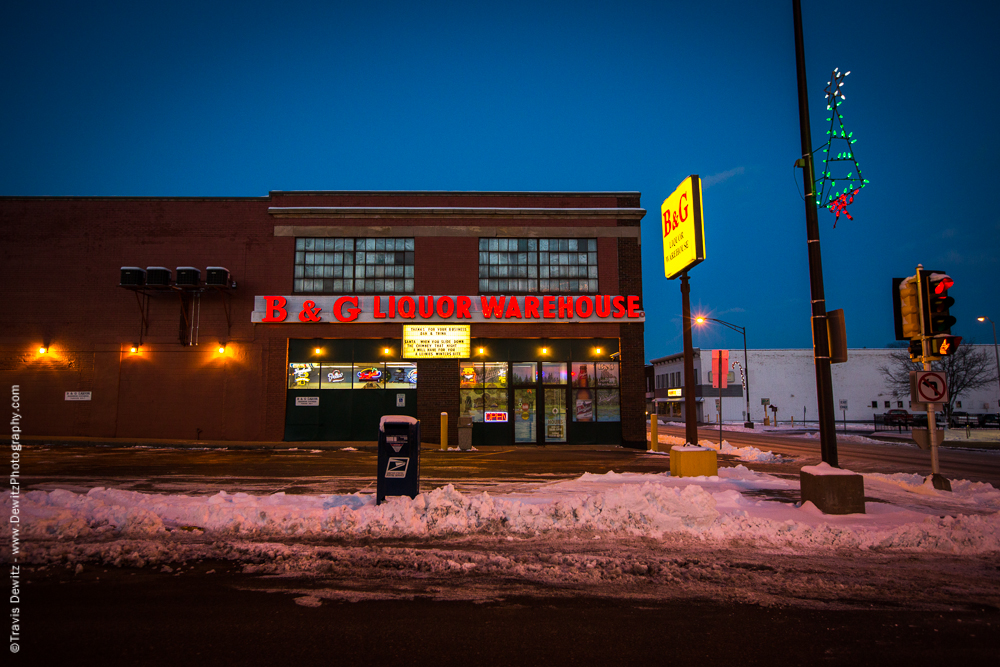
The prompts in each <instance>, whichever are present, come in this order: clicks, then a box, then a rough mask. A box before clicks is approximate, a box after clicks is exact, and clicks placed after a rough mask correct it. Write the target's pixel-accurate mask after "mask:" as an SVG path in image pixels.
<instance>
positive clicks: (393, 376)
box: [385, 361, 417, 389]
mask: <svg viewBox="0 0 1000 667" xmlns="http://www.w3.org/2000/svg"><path fill="white" fill-rule="evenodd" d="M385 375H386V379H385V388H386V389H416V388H417V365H416V364H415V363H413V362H409V361H404V362H399V361H393V362H389V363H387V364H386V365H385Z"/></svg>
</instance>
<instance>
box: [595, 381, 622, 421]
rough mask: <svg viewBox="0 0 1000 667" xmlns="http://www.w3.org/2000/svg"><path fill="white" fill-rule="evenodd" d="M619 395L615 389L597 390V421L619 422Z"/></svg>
mask: <svg viewBox="0 0 1000 667" xmlns="http://www.w3.org/2000/svg"><path fill="white" fill-rule="evenodd" d="M621 414H622V412H621V397H620V395H619V394H618V390H617V389H598V390H597V421H599V422H620V421H621V420H622V416H621Z"/></svg>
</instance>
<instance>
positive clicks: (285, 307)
mask: <svg viewBox="0 0 1000 667" xmlns="http://www.w3.org/2000/svg"><path fill="white" fill-rule="evenodd" d="M258 298H259V299H262V300H263V303H264V305H263V308H261V309H260V310H258V311H257V313H258V315H259V317H260V319H259V320H255V321H259V322H264V323H267V322H294V321H296V320H297V321H301V322H322V321H327V322H332V321H336V322H355V321H367V322H371V321H372V320H375V321H380V322H382V323H386V324H387V323H388V322H390V321H393V320H400V319H403V320H414V319H418V320H431V319H436V320H450V319H455V320H473V321H490V320H514V321H525V320H569V321H579V320H593V319H602V320H603V319H606V318H614V319H623V318H627V319H633V318H640V317H643V315H644V313H643V312H642V307H641V305H640V303H639V297H638V296H611V295H607V294H596V295H580V296H549V295H545V296H529V295H525V296H480V297H479V299H480V301H479V305H480V306H481V309H477V312H473V310H472V299H473V298H475V297H468V296H374V297H372V298H371V300H370V301H368V300H366V301H365V302H364V303H366V304H368V305H364V304H363V303H362V297H358V296H341V297H337V298H336V300H333V297H329V298H330V299H331V301H332V304H331V301H326V300H323V299H326V298H328V297H322V296H315V297H313V298H312V299H307V300H304V301H301V302H298V303H301V306H299V305H296V302H295V301H293V303H292V305H291V306H289V303H288V299H289V297H284V296H262V297H258ZM317 304H322V307H321V306H320V305H317ZM289 308H294V310H293V311H292V312H293V313H294V314H296V315H297V317H294V318H291V319H289V317H288V311H289ZM261 311H263V312H261ZM326 313H330V315H327V314H326ZM362 316H363V317H362Z"/></svg>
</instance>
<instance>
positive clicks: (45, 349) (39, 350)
mask: <svg viewBox="0 0 1000 667" xmlns="http://www.w3.org/2000/svg"><path fill="white" fill-rule="evenodd" d="M48 351H49V348H47V347H45V346H44V345H43V346H42V347H40V348H38V354H46V353H47V352H48Z"/></svg>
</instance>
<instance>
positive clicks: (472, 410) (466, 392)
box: [458, 389, 483, 422]
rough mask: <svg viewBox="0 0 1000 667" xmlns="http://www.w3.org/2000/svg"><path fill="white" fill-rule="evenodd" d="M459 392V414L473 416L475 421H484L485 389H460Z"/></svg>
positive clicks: (460, 415)
mask: <svg viewBox="0 0 1000 667" xmlns="http://www.w3.org/2000/svg"><path fill="white" fill-rule="evenodd" d="M459 393H460V395H459V405H458V416H459V417H471V418H472V421H474V422H481V421H483V390H482V389H460V390H459Z"/></svg>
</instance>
